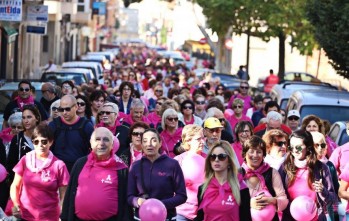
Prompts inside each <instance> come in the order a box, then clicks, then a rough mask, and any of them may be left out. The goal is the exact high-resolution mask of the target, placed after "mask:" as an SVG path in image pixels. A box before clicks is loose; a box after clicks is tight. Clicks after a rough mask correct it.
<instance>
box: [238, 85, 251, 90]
mask: <svg viewBox="0 0 349 221" xmlns="http://www.w3.org/2000/svg"><path fill="white" fill-rule="evenodd" d="M240 88H241V89H246V90H247V89H248V88H249V87H244V86H240Z"/></svg>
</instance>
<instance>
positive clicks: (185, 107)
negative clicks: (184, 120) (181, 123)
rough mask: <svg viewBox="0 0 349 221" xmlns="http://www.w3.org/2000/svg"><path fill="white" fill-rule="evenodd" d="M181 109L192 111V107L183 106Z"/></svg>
mask: <svg viewBox="0 0 349 221" xmlns="http://www.w3.org/2000/svg"><path fill="white" fill-rule="evenodd" d="M183 109H190V110H191V109H193V107H192V106H184V107H183Z"/></svg>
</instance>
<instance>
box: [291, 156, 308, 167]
mask: <svg viewBox="0 0 349 221" xmlns="http://www.w3.org/2000/svg"><path fill="white" fill-rule="evenodd" d="M294 165H295V166H296V167H297V168H300V169H304V168H306V167H307V159H304V160H298V159H296V158H294Z"/></svg>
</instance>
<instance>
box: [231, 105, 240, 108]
mask: <svg viewBox="0 0 349 221" xmlns="http://www.w3.org/2000/svg"><path fill="white" fill-rule="evenodd" d="M236 108H239V109H241V108H242V106H240V105H234V106H233V109H236Z"/></svg>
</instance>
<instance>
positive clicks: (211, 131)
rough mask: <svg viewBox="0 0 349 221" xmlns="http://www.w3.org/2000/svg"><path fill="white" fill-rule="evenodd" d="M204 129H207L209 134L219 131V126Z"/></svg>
mask: <svg viewBox="0 0 349 221" xmlns="http://www.w3.org/2000/svg"><path fill="white" fill-rule="evenodd" d="M205 129H206V130H208V131H209V132H210V133H211V134H213V133H219V132H221V128H212V129H210V128H205Z"/></svg>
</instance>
